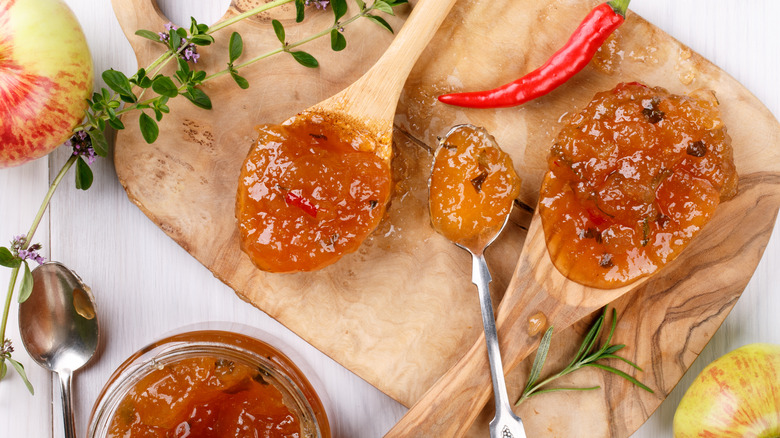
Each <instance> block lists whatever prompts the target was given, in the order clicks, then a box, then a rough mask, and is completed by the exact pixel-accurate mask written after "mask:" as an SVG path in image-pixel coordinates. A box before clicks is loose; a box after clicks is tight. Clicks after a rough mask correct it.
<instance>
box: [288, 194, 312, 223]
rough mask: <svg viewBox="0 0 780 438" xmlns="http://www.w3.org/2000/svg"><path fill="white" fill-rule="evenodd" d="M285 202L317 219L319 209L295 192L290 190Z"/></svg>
mask: <svg viewBox="0 0 780 438" xmlns="http://www.w3.org/2000/svg"><path fill="white" fill-rule="evenodd" d="M284 202H286V203H287V205H292V206H295V207H298V208H300V209H301V210H303V211H304V213H306V214H308V215H309V216H311V217H315V218H316V217H317V207H316V206H315V205H314V204H312V202H311V201H309V200H308V199H306V198H304V197H303V196H301V195H299V194H297V193H295V192H293V191H292V190H288V191H287V193H286V194H285V195H284Z"/></svg>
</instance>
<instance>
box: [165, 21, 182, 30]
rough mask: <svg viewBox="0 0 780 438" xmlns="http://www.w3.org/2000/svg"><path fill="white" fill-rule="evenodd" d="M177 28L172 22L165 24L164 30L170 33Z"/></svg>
mask: <svg viewBox="0 0 780 438" xmlns="http://www.w3.org/2000/svg"><path fill="white" fill-rule="evenodd" d="M178 28H179V26H177V25H175V24H173V23H172V22H170V21H169V22H167V23H165V30H168V31H171V30H177V29H178Z"/></svg>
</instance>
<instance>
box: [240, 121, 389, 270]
mask: <svg viewBox="0 0 780 438" xmlns="http://www.w3.org/2000/svg"><path fill="white" fill-rule="evenodd" d="M257 131H258V133H259V136H258V138H257V142H256V144H255V146H254V148H253V149H252V150H251V151H250V152H249V154H248V155H247V157H246V160H245V161H244V165H243V167H242V168H241V176H240V179H239V185H238V196H237V202H236V217H237V219H238V227H239V232H240V239H241V249H242V250H243V251H244V252H245V253H246V254H247V255H249V258H250V259H251V260H252V262H253V263H254V264H255V265H256V266H257V267H258V268H260V269H262V270H265V271H271V272H298V271H312V270H316V269H320V268H323V267H325V266H327V265H330V264H332V263H334V262H336V261H337V260H338V259H339V258H341V257H342V256H343V255H344V254H347V253H350V252H353V251H355V250H356V249H357V248H358V247H359V246H360V244H361V243H362V242H363V240H364V239H365V238H366V237H367V236H368V235H369V234H370V233H371V231H373V230H374V229H375V228H376V227H377V225H378V224H379V222H380V221H381V220H382V218H383V216H384V213H385V209H386V204H387V202H388V200H389V198H390V191H391V187H392V175H391V171H390V165H389V160H387V159H383V158H381V157H380V155H379V151H378V149H379V148H378V145H377V140H376V139H375V138H374V137H373V136H371V135H370V134H368V133H365V132H362V131H358V130H355V129H352V128H349V127H347V126H346V125H345V124H343V123H338V122H336V121H334V120H331V119H329V118H328V116H325V115H322V114H319V113H304V114H300V115H298V116H296V117H294V118H292V119H290V120H288V121H287V122H285V123H283V124H282V125H261V126H258V127H257Z"/></svg>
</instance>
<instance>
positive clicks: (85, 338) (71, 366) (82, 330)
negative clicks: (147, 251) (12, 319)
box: [19, 262, 99, 438]
mask: <svg viewBox="0 0 780 438" xmlns="http://www.w3.org/2000/svg"><path fill="white" fill-rule="evenodd" d="M32 276H33V291H32V294H31V295H30V297H29V298H28V299H27V301H25V302H23V303H22V304H20V305H19V331H20V332H21V337H22V343H23V344H24V347H25V349H27V352H28V353H29V354H30V357H31V358H32V359H33V360H34V361H35V362H37V363H38V365H40V366H42V367H43V368H46V369H48V370H50V371H54V372H55V373H57V375H58V376H59V380H60V389H61V396H62V409H63V420H64V426H65V437H66V438H75V437H76V429H75V423H74V419H73V397H72V389H71V382H72V379H73V372H74V371H76V370H78V369H79V368H81V367H83V366H84V365H86V364H87V363H88V362H89V360H90V359H91V358H92V356H94V354H95V351H96V350H97V346H98V341H99V331H98V319H97V313H96V312H95V300H94V298H93V296H92V291H91V290H90V288H89V287H88V286H87V285H85V284H84V283H83V282H82V281H81V279H80V278H79V277H78V276H77V275H76V274H75V273H74V272H72V271H71V270H70V269H68V268H66V267H65V266H63V265H62V264H60V263H56V262H48V263H44V264H42V265H40V266H38V267H37V268H35V269H34V270H33V271H32Z"/></svg>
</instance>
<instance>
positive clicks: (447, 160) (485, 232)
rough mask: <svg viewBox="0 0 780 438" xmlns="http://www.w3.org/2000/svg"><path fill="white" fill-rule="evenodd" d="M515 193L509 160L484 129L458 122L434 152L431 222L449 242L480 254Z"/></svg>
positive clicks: (517, 189) (516, 181)
mask: <svg viewBox="0 0 780 438" xmlns="http://www.w3.org/2000/svg"><path fill="white" fill-rule="evenodd" d="M519 194H520V178H519V177H518V176H517V173H515V169H514V167H513V166H512V159H511V158H510V157H509V155H507V154H506V153H505V152H504V151H502V150H501V149H500V148H499V147H498V145H497V144H496V141H495V139H494V138H493V136H491V135H490V134H488V133H487V132H486V131H485V130H484V129H482V128H475V127H472V126H468V125H461V126H458V127H456V128H455V129H453V131H451V132H450V134H449V135H448V136H447V138H446V139H445V140H444V141H443V142H442V144H441V145H440V146H439V148H438V149H437V150H436V156H435V157H434V163H433V171H432V172H431V181H430V209H431V222H432V223H433V227H434V228H435V229H436V230H437V231H438V232H439V233H441V234H442V235H444V236H445V237H446V238H448V239H449V240H451V241H453V242H455V243H458V244H460V245H462V246H464V247H466V248H468V249H470V250H471V251H472V252H475V253H479V252H481V251H482V249H483V248H484V247H485V245H487V244H488V243H490V240H492V238H493V237H495V235H496V234H497V233H498V232H499V231H500V230H501V228H502V227H503V226H504V222H505V220H506V217H507V216H508V215H509V211H510V210H511V209H512V203H513V202H514V200H515V198H516V197H517V195H519Z"/></svg>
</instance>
